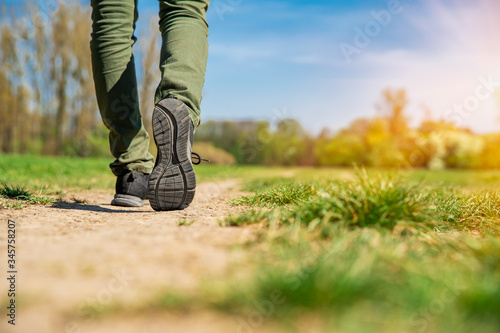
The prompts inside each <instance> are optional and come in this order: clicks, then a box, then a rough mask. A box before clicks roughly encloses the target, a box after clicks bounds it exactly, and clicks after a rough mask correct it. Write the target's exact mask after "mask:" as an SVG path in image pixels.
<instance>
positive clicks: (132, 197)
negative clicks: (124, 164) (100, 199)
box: [111, 170, 149, 207]
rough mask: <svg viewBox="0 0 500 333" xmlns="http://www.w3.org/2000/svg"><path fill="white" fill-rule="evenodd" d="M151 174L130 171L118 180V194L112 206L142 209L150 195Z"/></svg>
mask: <svg viewBox="0 0 500 333" xmlns="http://www.w3.org/2000/svg"><path fill="white" fill-rule="evenodd" d="M148 181H149V174H145V173H142V172H139V171H133V170H132V171H129V172H127V173H125V174H123V175H120V176H118V178H117V179H116V186H115V189H116V194H115V198H114V199H113V201H111V204H112V205H113V206H122V207H142V206H144V203H143V202H142V200H143V199H146V196H147V194H148Z"/></svg>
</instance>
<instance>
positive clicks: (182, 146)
mask: <svg viewBox="0 0 500 333" xmlns="http://www.w3.org/2000/svg"><path fill="white" fill-rule="evenodd" d="M152 120H153V136H154V140H155V143H156V146H157V148H158V156H157V157H156V163H155V167H154V169H153V172H152V173H151V177H150V178H149V184H148V199H149V202H150V204H151V207H152V208H153V209H154V210H156V211H162V210H178V209H184V208H186V207H187V206H189V204H190V203H191V202H192V201H193V198H194V194H195V190H196V175H195V173H194V168H193V162H192V159H191V146H192V143H193V131H194V129H193V123H192V121H191V118H190V117H189V109H188V107H187V106H186V105H185V104H184V103H183V102H181V101H179V100H178V99H176V98H166V99H163V100H162V101H160V102H159V103H158V104H156V106H155V109H154V111H153V119H152Z"/></svg>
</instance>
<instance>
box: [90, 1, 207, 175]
mask: <svg viewBox="0 0 500 333" xmlns="http://www.w3.org/2000/svg"><path fill="white" fill-rule="evenodd" d="M159 2H160V31H161V35H162V47H161V55H160V70H161V81H160V84H159V85H158V88H157V90H156V95H155V103H158V102H159V101H160V100H162V99H164V98H166V97H167V96H169V95H170V96H174V97H176V98H178V99H179V100H181V101H182V102H184V103H185V104H186V105H187V106H188V107H189V109H190V111H191V112H190V113H191V119H192V121H193V125H194V127H195V128H196V127H197V126H198V125H199V124H200V104H201V97H202V88H203V84H204V82H205V70H206V65H207V56H208V42H207V37H208V24H207V22H206V19H205V15H206V11H207V9H208V6H209V2H210V1H209V0H191V1H189V0H169V1H162V0H160V1H159ZM91 5H92V35H91V36H92V40H91V42H90V48H91V51H92V67H93V74H94V83H95V90H96V95H97V103H98V105H99V111H100V112H101V116H102V120H103V122H104V124H105V125H106V127H107V128H108V129H109V130H110V133H109V142H110V148H111V153H112V154H113V156H114V157H115V161H114V162H113V163H111V164H110V167H111V170H112V171H113V173H114V174H115V175H120V174H122V173H124V172H126V170H136V171H141V172H144V173H151V171H152V169H153V164H154V161H153V156H151V154H149V152H148V146H149V135H148V133H147V131H146V130H145V128H144V125H143V123H142V118H141V113H140V110H139V96H138V91H137V79H136V74H135V65H134V56H133V54H132V46H133V45H134V43H135V41H136V38H135V36H134V30H135V23H136V21H137V18H138V13H137V0H91Z"/></svg>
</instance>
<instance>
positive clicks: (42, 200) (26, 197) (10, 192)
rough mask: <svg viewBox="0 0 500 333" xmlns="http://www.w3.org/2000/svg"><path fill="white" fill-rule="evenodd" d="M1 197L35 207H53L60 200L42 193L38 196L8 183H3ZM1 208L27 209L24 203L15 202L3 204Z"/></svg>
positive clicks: (0, 191) (0, 190)
mask: <svg viewBox="0 0 500 333" xmlns="http://www.w3.org/2000/svg"><path fill="white" fill-rule="evenodd" d="M0 196H2V197H3V198H6V199H12V200H16V201H24V202H27V203H30V204H35V205H51V204H53V203H55V202H57V201H58V200H59V199H57V198H54V197H49V196H45V195H41V192H40V194H39V195H36V194H33V193H31V192H30V191H28V190H27V189H26V188H24V187H20V186H14V185H9V184H6V183H3V184H2V187H0ZM1 206H2V207H3V208H14V209H21V208H24V207H25V205H24V204H23V203H22V202H15V201H14V202H13V201H5V202H2V205H1Z"/></svg>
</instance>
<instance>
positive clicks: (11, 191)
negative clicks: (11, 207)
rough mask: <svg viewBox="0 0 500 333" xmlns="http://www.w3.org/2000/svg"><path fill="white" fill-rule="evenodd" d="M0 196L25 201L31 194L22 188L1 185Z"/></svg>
mask: <svg viewBox="0 0 500 333" xmlns="http://www.w3.org/2000/svg"><path fill="white" fill-rule="evenodd" d="M0 195H1V196H3V197H4V198H7V199H25V198H28V197H30V196H31V193H30V192H29V191H28V190H27V189H25V188H23V187H20V186H14V185H9V184H6V183H3V184H2V187H0Z"/></svg>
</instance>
